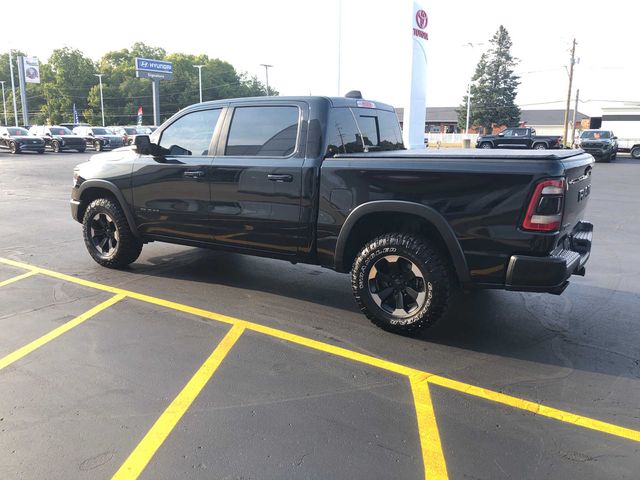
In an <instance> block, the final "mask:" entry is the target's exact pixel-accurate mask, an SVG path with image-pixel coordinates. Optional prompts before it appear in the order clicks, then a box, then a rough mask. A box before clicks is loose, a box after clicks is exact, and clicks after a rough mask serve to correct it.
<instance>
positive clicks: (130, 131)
mask: <svg viewBox="0 0 640 480" xmlns="http://www.w3.org/2000/svg"><path fill="white" fill-rule="evenodd" d="M124 131H125V132H126V133H127V135H137V134H138V130H137V129H136V128H135V127H126V128H125V129H124Z"/></svg>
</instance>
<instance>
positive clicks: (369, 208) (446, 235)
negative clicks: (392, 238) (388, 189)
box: [334, 200, 471, 283]
mask: <svg viewBox="0 0 640 480" xmlns="http://www.w3.org/2000/svg"><path fill="white" fill-rule="evenodd" d="M379 212H393V213H407V214H411V215H415V216H417V217H421V218H423V219H424V220H426V221H427V222H428V223H430V224H431V225H432V226H433V227H434V228H435V229H436V230H437V231H438V233H439V234H440V237H441V238H442V241H443V242H444V244H445V246H446V248H447V251H448V253H449V256H450V257H451V261H452V263H453V268H454V270H455V272H456V275H457V277H458V280H459V281H460V283H468V282H470V281H471V278H470V276H469V267H468V266H467V260H466V258H465V256H464V253H463V252H462V247H461V246H460V243H459V242H458V238H457V237H456V234H455V233H454V231H453V229H452V228H451V226H450V225H449V223H448V222H447V221H446V220H445V219H444V217H443V216H442V215H440V213H438V212H437V211H436V210H434V209H433V208H431V207H428V206H426V205H421V204H419V203H412V202H406V201H401V200H375V201H372V202H367V203H363V204H362V205H359V206H357V207H356V208H354V209H353V210H352V211H351V213H350V214H349V216H348V217H347V219H346V220H345V222H344V224H343V225H342V228H341V229H340V233H339V235H338V240H337V242H336V252H335V259H334V262H335V269H336V271H338V272H347V271H349V268H350V266H348V265H344V254H345V249H346V246H347V242H348V240H349V236H350V235H351V231H352V230H353V227H354V226H355V225H356V223H357V222H358V220H360V219H361V218H363V217H364V216H366V215H369V214H371V213H379Z"/></svg>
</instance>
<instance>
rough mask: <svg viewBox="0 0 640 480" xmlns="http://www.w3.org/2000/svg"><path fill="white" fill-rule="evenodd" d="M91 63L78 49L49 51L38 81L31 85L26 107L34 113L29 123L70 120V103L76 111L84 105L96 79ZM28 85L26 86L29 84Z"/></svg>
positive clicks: (71, 107)
mask: <svg viewBox="0 0 640 480" xmlns="http://www.w3.org/2000/svg"><path fill="white" fill-rule="evenodd" d="M95 73H96V66H95V64H94V62H93V61H92V60H91V59H90V58H87V57H85V56H84V54H83V53H82V52H81V51H80V50H76V49H72V48H69V47H64V48H59V49H56V50H54V51H53V53H52V54H51V56H50V57H49V60H48V62H47V63H46V64H42V65H41V68H40V84H37V85H33V86H34V98H35V99H39V100H38V103H39V104H40V106H39V108H38V110H36V109H35V108H34V107H35V106H36V105H35V104H30V106H29V108H30V110H31V111H32V112H34V117H35V118H34V120H35V121H32V123H52V124H54V123H60V122H71V121H72V120H73V104H74V103H75V105H76V109H77V110H78V112H80V111H82V110H84V109H86V108H87V97H88V95H89V91H90V90H91V88H92V87H93V86H94V85H95V84H96V83H97V81H98V79H97V78H96V77H95V76H94V74H95ZM30 86H31V85H29V87H30Z"/></svg>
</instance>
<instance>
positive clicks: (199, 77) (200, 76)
mask: <svg viewBox="0 0 640 480" xmlns="http://www.w3.org/2000/svg"><path fill="white" fill-rule="evenodd" d="M202 67H204V65H194V66H193V68H197V69H198V85H200V103H202Z"/></svg>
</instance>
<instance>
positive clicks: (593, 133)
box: [580, 130, 611, 140]
mask: <svg viewBox="0 0 640 480" xmlns="http://www.w3.org/2000/svg"><path fill="white" fill-rule="evenodd" d="M580 138H583V139H586V140H600V139H602V138H611V132H607V131H603V130H587V131H586V132H582V135H580Z"/></svg>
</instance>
